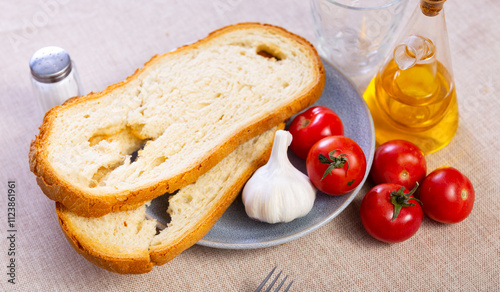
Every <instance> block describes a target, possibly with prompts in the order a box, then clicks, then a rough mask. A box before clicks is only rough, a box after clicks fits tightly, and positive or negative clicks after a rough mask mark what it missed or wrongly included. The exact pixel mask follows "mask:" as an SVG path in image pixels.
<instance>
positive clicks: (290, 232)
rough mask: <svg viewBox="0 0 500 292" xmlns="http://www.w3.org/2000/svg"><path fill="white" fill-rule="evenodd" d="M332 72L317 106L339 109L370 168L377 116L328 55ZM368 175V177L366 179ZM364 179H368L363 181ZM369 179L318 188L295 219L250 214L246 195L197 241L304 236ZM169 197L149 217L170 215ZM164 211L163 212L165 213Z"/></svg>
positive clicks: (234, 242) (263, 243)
mask: <svg viewBox="0 0 500 292" xmlns="http://www.w3.org/2000/svg"><path fill="white" fill-rule="evenodd" d="M323 64H324V66H325V71H326V85H325V89H324V91H323V94H322V96H321V98H320V99H319V100H318V101H317V102H316V104H315V105H323V106H327V107H329V108H331V109H333V110H334V111H335V112H336V113H337V114H338V116H339V117H340V119H341V120H342V122H343V124H344V134H345V136H348V137H350V138H351V139H353V140H354V141H356V142H357V143H358V144H359V145H360V146H361V148H362V149H363V151H364V153H365V155H366V157H367V173H366V174H368V171H369V169H370V167H371V164H372V160H373V153H374V150H375V136H374V129H373V121H372V118H371V115H370V112H369V110H368V107H367V106H366V104H365V102H364V100H363V98H362V97H361V96H360V94H359V92H358V90H357V89H356V88H355V87H354V86H353V85H352V83H351V82H350V81H349V80H348V79H347V78H346V77H345V76H344V75H343V74H342V73H340V72H339V70H337V69H336V68H335V67H334V66H332V65H330V64H329V63H327V62H326V61H325V60H323ZM288 156H289V158H290V161H291V162H292V164H293V165H295V167H297V168H298V169H299V170H301V171H302V172H304V173H305V172H306V171H305V161H303V160H302V159H300V158H298V157H297V156H295V154H294V153H293V152H292V151H290V150H289V151H288ZM366 176H367V175H365V179H366ZM363 182H364V181H363ZM363 182H362V183H361V184H360V185H359V186H358V187H357V188H356V189H355V190H353V191H352V192H350V193H348V194H345V195H343V196H336V197H332V196H328V195H325V194H323V193H321V192H318V194H317V196H316V201H315V202H314V206H313V209H312V210H311V212H310V213H309V214H307V215H306V216H305V217H302V218H298V219H295V220H293V221H292V222H289V223H279V224H267V223H262V222H257V221H254V220H252V219H250V218H249V217H248V216H247V215H246V213H245V208H244V206H243V203H242V201H241V196H239V197H237V198H236V200H235V201H234V203H233V204H232V205H231V206H230V207H229V208H228V209H227V210H226V212H225V213H224V214H223V215H222V217H221V218H220V219H219V220H218V221H217V223H216V224H215V225H214V226H213V227H212V229H211V230H210V232H209V233H208V234H207V235H206V236H205V237H204V238H203V239H201V240H200V241H198V243H197V244H199V245H204V246H209V247H215V248H226V249H252V248H262V247H269V246H273V245H278V244H282V243H285V242H288V241H291V240H294V239H297V238H299V237H301V236H304V235H306V234H308V233H310V232H312V231H314V230H316V229H317V228H319V227H321V226H323V225H324V224H326V223H327V222H329V221H331V220H332V219H333V218H335V217H336V216H337V215H338V214H340V212H342V210H344V209H345V208H346V207H347V206H348V205H349V203H351V201H352V200H353V199H354V197H355V196H356V195H357V193H358V192H359V190H360V189H361V187H362V186H363ZM165 200H168V196H161V197H159V198H156V199H155V200H153V201H152V204H151V206H150V207H149V208H148V212H147V213H148V215H149V216H148V217H154V218H156V219H157V220H158V222H159V225H160V226H161V225H162V223H166V220H168V218H162V217H160V216H159V214H166V212H165V211H164V207H163V208H162V207H161V206H165V205H166V203H167V202H164V201H165ZM162 216H163V215H162Z"/></svg>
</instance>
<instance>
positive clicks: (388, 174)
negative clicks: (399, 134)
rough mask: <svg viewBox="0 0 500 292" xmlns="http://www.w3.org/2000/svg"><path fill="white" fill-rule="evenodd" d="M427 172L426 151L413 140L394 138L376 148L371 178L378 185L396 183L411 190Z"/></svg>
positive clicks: (420, 182) (420, 181)
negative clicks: (412, 141)
mask: <svg viewBox="0 0 500 292" xmlns="http://www.w3.org/2000/svg"><path fill="white" fill-rule="evenodd" d="M426 174H427V164H426V162H425V157H424V153H423V152H422V151H421V150H420V149H419V148H418V147H417V146H416V145H415V144H413V143H411V142H408V141H404V140H392V141H388V142H386V143H384V144H382V145H380V146H379V147H378V148H377V150H375V155H374V156H373V165H372V168H371V170H370V178H371V180H372V181H373V182H374V183H375V184H376V185H378V184H382V183H394V184H400V185H403V186H404V187H405V188H407V189H410V190H411V189H413V187H415V183H416V182H418V183H419V184H422V181H423V180H424V178H425V175H426Z"/></svg>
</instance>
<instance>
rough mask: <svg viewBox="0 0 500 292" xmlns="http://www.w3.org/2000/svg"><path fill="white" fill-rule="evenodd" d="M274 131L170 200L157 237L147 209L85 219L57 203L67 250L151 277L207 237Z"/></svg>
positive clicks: (124, 271) (110, 267)
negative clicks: (166, 220) (157, 268)
mask: <svg viewBox="0 0 500 292" xmlns="http://www.w3.org/2000/svg"><path fill="white" fill-rule="evenodd" d="M279 128H281V129H282V128H284V125H281V127H279ZM275 130H277V127H275V128H273V129H271V130H268V131H267V132H265V133H263V134H261V135H259V136H257V137H255V138H253V139H251V140H249V141H247V142H245V143H244V144H242V145H240V146H239V147H238V148H236V150H234V151H233V152H232V153H231V154H229V155H228V156H227V157H226V158H224V159H223V160H222V161H221V162H219V163H218V164H217V165H216V166H214V167H213V168H212V169H211V170H209V171H208V172H206V173H205V174H204V175H202V176H200V177H199V178H198V180H197V181H196V182H195V183H193V184H190V185H188V186H186V187H184V188H182V189H180V190H179V191H178V192H177V193H176V194H175V195H172V196H171V197H170V199H169V206H168V213H169V215H170V218H171V221H170V223H168V225H167V227H166V228H165V229H164V230H162V231H161V232H160V233H159V234H157V235H156V220H154V219H152V220H148V219H146V205H142V206H141V207H139V208H137V209H135V210H130V211H120V212H113V213H109V214H106V215H104V216H101V217H97V218H89V217H83V216H78V215H77V214H75V213H74V212H72V211H70V210H69V209H68V208H66V207H64V206H63V205H62V204H60V203H56V210H57V216H58V218H59V223H60V225H61V228H62V230H63V232H64V234H65V235H66V238H67V239H68V241H69V242H70V243H71V245H72V246H73V247H74V248H75V249H76V250H77V251H78V252H79V253H80V254H82V255H83V256H84V257H85V258H86V259H87V260H89V261H90V262H92V263H94V264H96V265H97V266H99V267H101V268H104V269H107V270H109V271H112V272H116V273H122V274H130V273H134V274H137V273H146V272H149V271H150V270H151V269H152V267H153V266H155V265H162V264H165V263H166V262H168V261H170V260H171V259H173V258H174V257H175V256H177V255H178V254H180V253H181V252H182V251H184V250H185V249H187V248H189V247H190V246H192V245H193V244H195V243H196V242H197V241H198V240H200V239H201V238H202V237H203V236H205V234H207V233H208V231H209V230H210V228H211V227H212V226H213V225H214V224H215V222H216V221H217V219H218V218H219V217H220V216H221V215H222V213H223V212H224V211H225V210H226V209H227V208H228V207H229V205H230V204H231V203H232V202H233V200H234V199H235V198H236V197H237V195H238V193H239V192H240V190H241V188H242V187H243V185H244V183H245V182H246V181H247V180H248V178H249V177H250V176H251V174H252V173H253V172H254V171H255V170H256V169H257V168H258V167H259V166H261V165H263V164H264V163H265V162H266V161H267V159H268V158H269V155H270V152H271V148H272V144H273V139H274V133H275ZM165 208H166V207H165ZM242 216H245V214H242Z"/></svg>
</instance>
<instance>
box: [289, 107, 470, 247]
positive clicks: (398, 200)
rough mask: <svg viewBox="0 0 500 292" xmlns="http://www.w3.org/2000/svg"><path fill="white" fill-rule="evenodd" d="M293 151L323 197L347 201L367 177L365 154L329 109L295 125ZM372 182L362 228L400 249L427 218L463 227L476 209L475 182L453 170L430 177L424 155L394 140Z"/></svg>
mask: <svg viewBox="0 0 500 292" xmlns="http://www.w3.org/2000/svg"><path fill="white" fill-rule="evenodd" d="M288 130H289V132H290V133H291V134H292V137H293V139H292V142H291V144H290V148H291V149H292V151H294V152H295V153H296V154H297V156H299V157H301V158H303V159H306V168H307V174H308V176H309V179H310V180H311V182H312V183H313V184H314V186H316V187H317V188H318V189H319V190H320V191H322V192H324V193H326V194H329V195H343V194H346V193H348V192H350V191H352V190H353V189H354V188H356V187H357V186H358V185H359V184H360V183H361V182H362V181H363V178H364V175H365V172H366V158H365V155H364V153H363V150H362V149H361V147H359V145H358V144H357V143H356V142H355V141H353V140H352V139H350V138H348V137H345V136H344V135H343V134H344V126H343V124H342V121H341V120H340V118H339V117H338V116H337V114H336V113H335V112H333V111H332V110H331V109H329V108H327V107H321V106H316V107H311V108H309V109H308V110H306V111H304V112H303V113H301V114H299V115H297V116H296V117H295V119H294V120H293V121H292V122H291V123H290V127H289V129H288ZM369 176H370V179H371V180H372V181H373V183H375V187H373V188H372V189H370V190H369V191H368V192H367V193H366V194H365V196H364V197H363V199H362V201H361V207H360V212H361V222H362V224H363V226H364V228H365V229H366V231H367V232H368V233H369V234H370V235H371V236H373V237H374V238H376V239H378V240H381V241H384V242H389V243H394V242H401V241H404V240H407V239H409V238H410V237H412V236H413V235H414V234H415V233H416V232H417V231H418V229H419V228H420V225H421V223H422V220H423V214H424V213H425V214H426V215H427V216H428V217H429V218H431V219H433V220H435V221H438V222H442V223H457V222H460V221H462V220H464V219H465V218H467V216H469V214H470V212H471V211H472V208H473V205H474V198H475V194H474V188H473V186H472V183H471V182H470V180H469V179H468V178H467V177H466V176H465V175H463V174H462V173H460V171H458V170H456V169H455V168H452V167H442V168H438V169H436V170H434V171H433V172H431V173H430V174H429V175H427V163H426V161H425V156H424V154H423V152H422V151H421V150H420V149H419V148H418V147H417V146H416V145H414V144H413V143H410V142H408V141H404V140H393V141H389V142H386V143H384V144H382V145H380V146H379V147H378V148H377V149H376V150H375V154H374V157H373V165H372V168H371V169H370V174H369Z"/></svg>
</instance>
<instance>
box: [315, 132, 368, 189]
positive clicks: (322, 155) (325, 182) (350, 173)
mask: <svg viewBox="0 0 500 292" xmlns="http://www.w3.org/2000/svg"><path fill="white" fill-rule="evenodd" d="M306 168H307V175H308V176H309V179H310V180H311V182H312V183H313V185H314V186H315V187H317V188H318V189H319V190H320V191H322V192H323V193H326V194H328V195H343V194H345V193H348V192H350V191H352V190H353V189H355V188H356V187H357V186H358V185H359V184H360V183H361V182H362V181H363V178H364V176H365V172H366V157H365V154H364V153H363V150H362V149H361V147H359V145H358V144H357V143H356V142H355V141H354V140H352V139H351V138H348V137H345V136H330V137H326V138H323V139H321V140H319V141H318V142H316V143H315V144H314V145H313V146H312V147H311V150H310V151H309V154H308V155H307V160H306Z"/></svg>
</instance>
